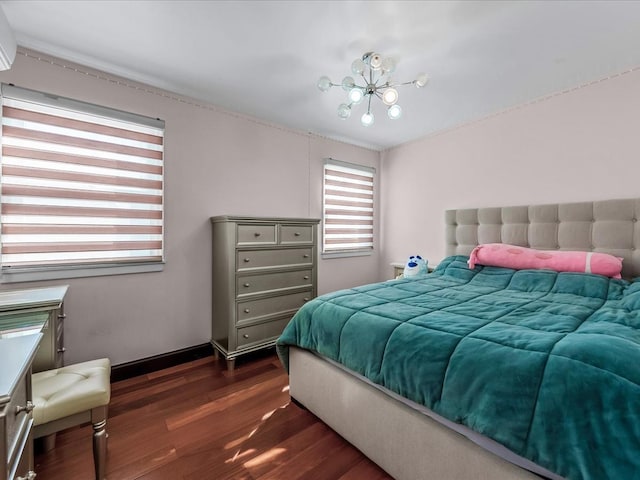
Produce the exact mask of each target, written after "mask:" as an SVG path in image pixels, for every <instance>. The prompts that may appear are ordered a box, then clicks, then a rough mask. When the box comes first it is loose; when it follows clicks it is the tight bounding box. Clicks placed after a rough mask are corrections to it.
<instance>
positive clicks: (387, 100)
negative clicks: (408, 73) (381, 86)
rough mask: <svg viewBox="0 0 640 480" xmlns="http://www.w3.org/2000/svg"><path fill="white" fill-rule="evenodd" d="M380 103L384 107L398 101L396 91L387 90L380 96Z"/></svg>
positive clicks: (392, 89)
mask: <svg viewBox="0 0 640 480" xmlns="http://www.w3.org/2000/svg"><path fill="white" fill-rule="evenodd" d="M382 101H383V102H384V104H385V105H393V104H394V103H396V102H397V101H398V91H397V90H396V89H395V88H387V89H386V90H385V91H384V93H383V94H382Z"/></svg>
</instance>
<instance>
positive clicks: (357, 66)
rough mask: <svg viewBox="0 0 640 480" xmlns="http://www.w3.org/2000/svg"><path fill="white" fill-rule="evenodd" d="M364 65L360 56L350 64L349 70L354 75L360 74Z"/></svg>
mask: <svg viewBox="0 0 640 480" xmlns="http://www.w3.org/2000/svg"><path fill="white" fill-rule="evenodd" d="M365 67H366V65H365V64H364V62H363V61H362V60H361V59H360V58H356V59H355V60H354V61H353V63H352V64H351V71H352V72H353V73H355V74H356V75H362V72H364V69H365Z"/></svg>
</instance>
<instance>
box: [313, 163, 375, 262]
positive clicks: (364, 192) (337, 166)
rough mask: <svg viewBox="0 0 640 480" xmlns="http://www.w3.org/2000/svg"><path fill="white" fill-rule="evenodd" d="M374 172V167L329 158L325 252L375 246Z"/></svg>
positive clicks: (326, 182) (326, 170) (325, 185)
mask: <svg viewBox="0 0 640 480" xmlns="http://www.w3.org/2000/svg"><path fill="white" fill-rule="evenodd" d="M374 175H375V169H373V168H370V167H363V166H360V165H355V164H351V163H346V162H339V161H337V160H332V159H327V160H325V164H324V188H323V191H324V200H323V203H324V207H323V208H324V212H323V252H324V253H331V252H353V251H370V250H372V249H373V214H374V210H373V194H374V190H373V187H374Z"/></svg>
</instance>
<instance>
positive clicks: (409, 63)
mask: <svg viewBox="0 0 640 480" xmlns="http://www.w3.org/2000/svg"><path fill="white" fill-rule="evenodd" d="M0 7H2V9H3V10H4V12H5V14H6V17H7V18H8V20H9V24H10V25H11V28H12V29H13V31H14V35H15V37H16V40H17V42H18V44H19V45H22V46H24V47H28V48H31V49H34V50H39V51H41V52H43V53H47V54H50V55H54V56H58V57H61V58H64V59H67V60H71V61H74V62H78V63H82V64H84V65H87V66H90V67H94V68H98V69H102V70H104V71H107V72H110V73H112V74H116V75H121V76H124V77H127V78H130V79H133V80H137V81H141V82H144V83H147V84H150V85H153V86H156V87H160V88H163V89H168V90H171V91H173V92H176V93H180V94H184V95H187V96H190V97H194V98H196V99H199V100H201V101H206V102H209V103H212V104H215V105H218V106H222V107H224V108H226V109H229V110H233V111H236V112H241V113H244V114H248V115H251V116H255V117H258V118H261V119H264V120H267V121H269V122H273V123H277V124H281V125H285V126H287V127H290V128H293V129H296V130H302V131H308V132H312V133H315V134H318V135H322V136H327V137H330V138H335V139H339V140H343V141H347V142H350V143H354V144H357V145H363V146H367V147H369V148H374V149H384V148H389V147H392V146H395V145H398V144H401V143H404V142H407V141H410V140H413V139H416V138H419V137H423V136H425V135H428V134H431V133H434V132H438V131H441V130H444V129H448V128H451V127H455V126H456V125H460V124H463V123H468V122H470V121H473V120H476V119H479V118H482V117H485V116H487V115H490V114H492V113H496V112H499V111H502V110H505V109H508V108H510V107H513V106H515V105H521V104H523V103H527V102H530V101H532V100H535V99H539V98H541V97H544V96H546V95H550V94H554V93H557V92H561V91H563V90H566V89H568V88H574V87H576V86H579V85H583V84H585V83H589V82H591V81H594V80H598V79H601V78H603V77H606V76H608V75H611V74H616V73H620V72H623V71H626V70H629V69H632V68H636V67H638V66H640V48H639V47H640V1H597V0H589V1H579V0H569V1H550V0H544V1H524V0H515V1H502V0H500V1H453V0H447V1H422V2H420V1H368V2H363V1H321V0H312V1H302V0H300V1H189V0H180V1H172V0H162V1H151V0H146V1H131V0H127V1H119V0H91V1H87V0H85V1H77V0H71V1H60V0H43V1H30V0H0ZM368 51H376V52H379V53H381V54H382V55H386V56H393V57H394V58H395V59H396V60H397V64H398V65H397V70H396V73H395V74H394V79H395V80H397V81H409V80H413V79H415V77H416V76H417V74H418V73H420V72H426V73H428V74H429V76H430V78H431V80H430V82H429V83H428V84H427V86H426V87H425V88H422V89H417V88H415V87H413V86H405V87H400V88H399V94H400V99H399V102H398V103H399V104H400V105H401V106H402V107H403V116H402V118H401V119H399V120H390V119H388V118H387V117H386V113H385V109H384V108H383V107H384V106H383V105H382V103H381V102H376V103H374V105H373V107H372V112H373V114H374V115H375V116H376V122H375V124H374V125H373V126H371V127H368V128H367V127H363V126H362V125H361V124H360V121H359V118H360V115H361V114H362V113H364V109H365V106H364V105H359V106H357V107H354V115H353V116H352V117H351V118H350V119H348V120H342V119H340V118H338V116H337V114H336V110H337V107H338V105H339V104H340V103H343V102H344V101H345V100H346V93H345V92H344V91H343V90H341V89H340V88H337V87H334V88H332V89H331V90H330V91H329V92H325V93H323V92H321V91H319V90H318V89H317V88H316V82H317V80H318V78H319V77H320V76H321V75H328V76H329V77H330V78H331V79H332V80H333V81H334V82H336V83H339V82H340V81H341V79H342V78H343V77H344V76H345V75H349V74H350V66H351V62H352V61H353V60H354V59H356V58H359V57H361V56H362V54H363V53H365V52H368Z"/></svg>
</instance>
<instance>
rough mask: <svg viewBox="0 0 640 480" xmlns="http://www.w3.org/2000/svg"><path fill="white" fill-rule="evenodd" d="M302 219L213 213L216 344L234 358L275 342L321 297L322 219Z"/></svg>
mask: <svg viewBox="0 0 640 480" xmlns="http://www.w3.org/2000/svg"><path fill="white" fill-rule="evenodd" d="M319 222H320V220H316V219H303V218H256V217H239V216H227V215H225V216H218V217H212V218H211V223H212V225H213V285H212V286H213V305H212V308H213V315H212V322H211V344H212V345H213V348H214V351H215V354H216V356H218V355H219V354H222V355H223V356H224V358H225V359H226V360H227V368H228V370H229V371H230V372H232V371H233V368H234V363H235V359H236V358H237V357H238V356H239V355H241V354H243V353H247V352H251V351H254V350H257V349H260V348H265V347H269V346H272V345H274V344H275V342H276V339H277V338H278V336H279V335H280V334H281V333H282V330H283V329H284V327H285V326H286V325H287V323H288V322H289V320H290V319H291V317H292V316H293V314H294V313H296V311H297V310H298V309H299V308H300V307H301V306H302V305H303V304H304V303H305V302H308V301H309V300H310V299H312V298H313V297H315V296H316V295H317V256H318V255H317V248H318V246H317V245H318V228H317V227H318V223H319Z"/></svg>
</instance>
